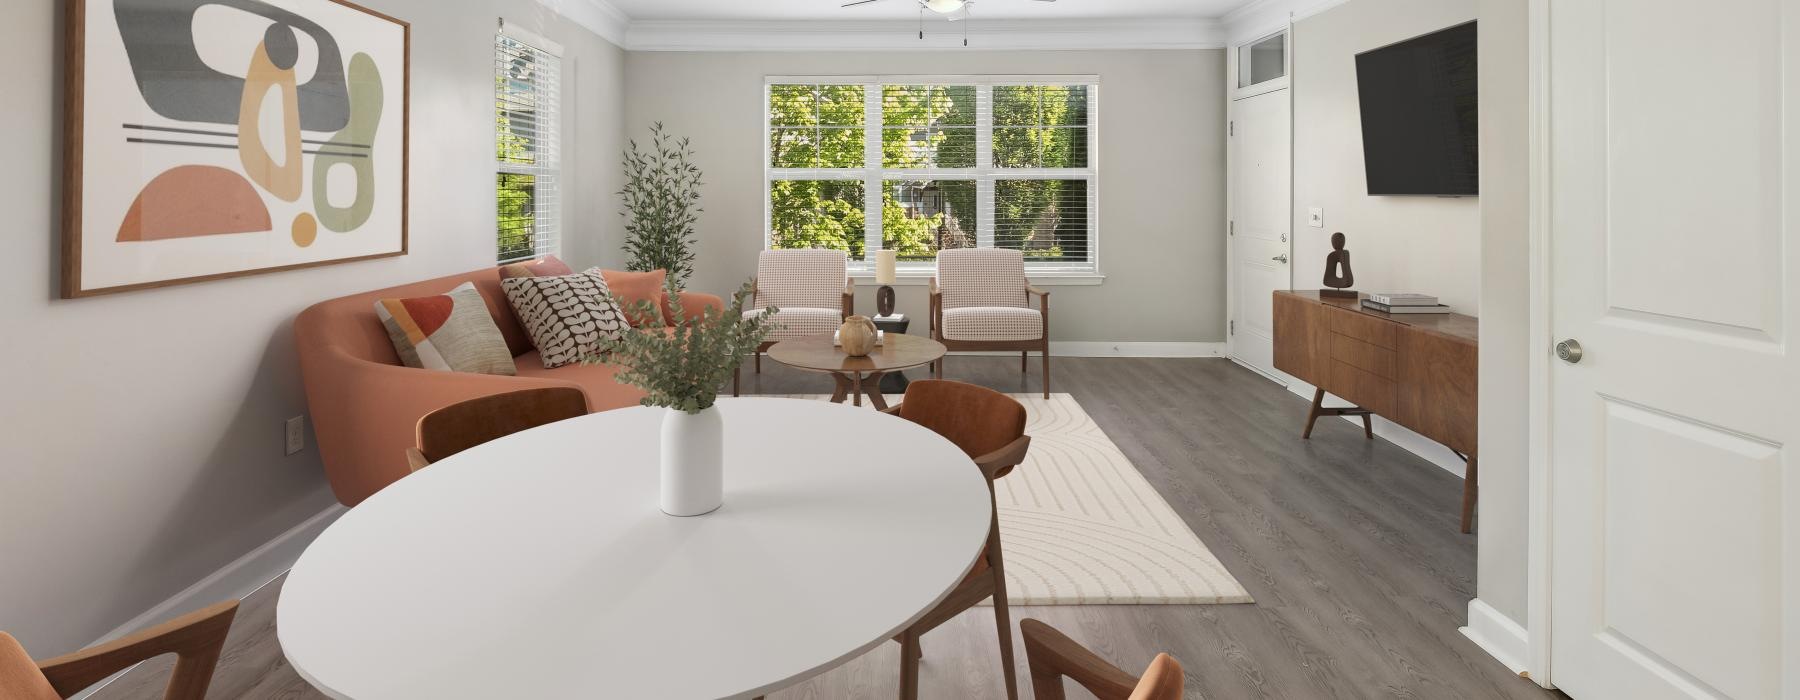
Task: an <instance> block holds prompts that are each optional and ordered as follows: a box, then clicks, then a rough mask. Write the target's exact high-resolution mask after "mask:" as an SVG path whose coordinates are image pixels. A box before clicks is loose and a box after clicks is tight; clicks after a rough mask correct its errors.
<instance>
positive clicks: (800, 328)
mask: <svg viewBox="0 0 1800 700" xmlns="http://www.w3.org/2000/svg"><path fill="white" fill-rule="evenodd" d="M779 308H780V309H781V310H780V311H777V312H776V313H775V317H774V318H772V319H770V330H769V337H768V338H767V340H770V341H782V340H790V339H793V338H803V337H806V336H809V335H821V334H824V333H830V332H833V331H836V330H837V329H838V325H839V324H841V323H842V322H843V318H844V316H843V312H842V311H840V310H838V309H815V308H808V307H786V306H783V307H779ZM759 313H762V311H761V310H760V309H759V310H755V311H746V312H744V316H746V317H749V316H754V315H756V314H759Z"/></svg>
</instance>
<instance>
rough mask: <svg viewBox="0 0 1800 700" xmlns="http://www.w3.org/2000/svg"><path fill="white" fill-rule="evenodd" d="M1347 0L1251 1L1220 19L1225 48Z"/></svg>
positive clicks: (1271, 32) (1263, 35) (1242, 43)
mask: <svg viewBox="0 0 1800 700" xmlns="http://www.w3.org/2000/svg"><path fill="white" fill-rule="evenodd" d="M1346 2H1349V0H1252V2H1249V3H1246V4H1244V5H1242V6H1240V7H1238V8H1237V9H1235V10H1232V11H1230V12H1227V13H1225V15H1224V16H1223V17H1220V18H1219V22H1220V24H1222V25H1223V26H1224V33H1225V45H1226V46H1242V45H1244V44H1247V43H1249V42H1251V41H1252V40H1255V39H1260V38H1262V37H1265V36H1268V35H1270V34H1274V33H1276V32H1279V31H1281V30H1283V29H1286V28H1287V26H1288V24H1289V23H1291V22H1298V21H1300V20H1302V19H1305V18H1307V17H1311V16H1313V15H1316V14H1319V13H1320V12H1324V11H1326V10H1329V9H1331V8H1333V7H1336V6H1338V5H1342V4H1344V3H1346Z"/></svg>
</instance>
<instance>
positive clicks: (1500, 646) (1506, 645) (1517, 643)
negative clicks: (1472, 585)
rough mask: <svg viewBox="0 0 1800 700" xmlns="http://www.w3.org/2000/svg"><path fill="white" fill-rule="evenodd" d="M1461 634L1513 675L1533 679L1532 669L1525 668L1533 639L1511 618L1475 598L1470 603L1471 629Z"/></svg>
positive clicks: (1463, 629)
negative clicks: (1530, 671) (1504, 666)
mask: <svg viewBox="0 0 1800 700" xmlns="http://www.w3.org/2000/svg"><path fill="white" fill-rule="evenodd" d="M1460 631H1461V632H1462V633H1463V636H1464V637H1468V638H1469V641H1472V642H1474V643H1475V646H1478V647H1481V649H1482V651H1485V652H1487V653H1488V655H1490V656H1492V657H1494V659H1496V660H1498V661H1499V662H1500V663H1502V664H1505V665H1506V667H1507V668H1508V669H1510V670H1511V671H1512V672H1513V673H1516V674H1519V675H1521V676H1524V677H1526V678H1530V677H1531V674H1530V673H1529V669H1527V668H1525V659H1527V658H1530V653H1529V652H1530V648H1531V643H1530V641H1529V639H1530V637H1529V636H1528V635H1526V633H1525V628H1524V627H1521V626H1520V625H1519V623H1517V622H1513V621H1512V618H1509V617H1507V616H1505V615H1502V614H1500V611H1498V610H1495V609H1494V608H1493V606H1490V605H1488V604H1487V603H1483V602H1481V599H1480V598H1476V599H1474V600H1471V601H1469V626H1467V627H1464V628H1462V629H1461V630H1460Z"/></svg>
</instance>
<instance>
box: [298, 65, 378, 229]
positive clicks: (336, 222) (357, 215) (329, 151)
mask: <svg viewBox="0 0 1800 700" xmlns="http://www.w3.org/2000/svg"><path fill="white" fill-rule="evenodd" d="M381 107H382V91H381V71H380V70H377V69H376V68H375V59H372V58H369V55H368V54H366V53H359V54H356V55H355V56H352V57H350V123H349V124H348V125H346V126H345V127H344V130H343V131H339V132H337V134H336V135H333V136H332V137H331V143H330V144H328V145H325V146H323V147H321V148H320V149H319V150H320V151H321V153H320V154H319V155H318V156H315V158H314V160H313V182H312V191H313V208H314V209H316V210H318V218H319V225H320V226H324V227H325V228H326V229H328V230H331V231H336V232H338V233H347V232H350V231H353V230H356V229H357V228H358V227H360V226H362V225H363V224H364V223H366V222H368V220H369V215H370V214H371V213H373V212H374V211H375V131H376V130H377V129H378V128H379V127H380V126H381ZM339 166H349V167H350V168H352V169H354V170H355V171H356V201H354V202H351V203H350V206H347V207H337V206H332V204H331V201H330V200H329V199H328V198H327V197H326V196H325V183H326V177H327V176H328V175H329V174H330V173H331V169H332V168H335V167H339Z"/></svg>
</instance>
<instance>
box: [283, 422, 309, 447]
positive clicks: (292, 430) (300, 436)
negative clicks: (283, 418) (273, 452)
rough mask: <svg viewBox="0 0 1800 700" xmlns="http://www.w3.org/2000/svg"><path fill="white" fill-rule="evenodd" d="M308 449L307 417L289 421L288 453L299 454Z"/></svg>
mask: <svg viewBox="0 0 1800 700" xmlns="http://www.w3.org/2000/svg"><path fill="white" fill-rule="evenodd" d="M304 449H306V416H294V417H293V418H289V419H287V453H288V454H298V453H299V452H300V451H301V450H304Z"/></svg>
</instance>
